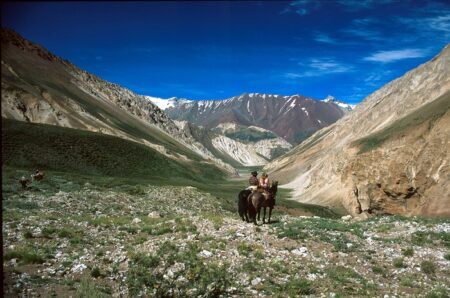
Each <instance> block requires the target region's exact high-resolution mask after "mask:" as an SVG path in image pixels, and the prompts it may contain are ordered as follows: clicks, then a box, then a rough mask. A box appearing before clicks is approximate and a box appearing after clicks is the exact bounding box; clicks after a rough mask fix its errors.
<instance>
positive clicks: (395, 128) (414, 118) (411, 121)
mask: <svg viewBox="0 0 450 298" xmlns="http://www.w3.org/2000/svg"><path fill="white" fill-rule="evenodd" d="M448 109H450V92H447V93H445V94H444V95H442V96H441V97H439V98H438V99H436V100H434V101H432V102H430V103H428V104H426V105H425V106H423V107H421V108H419V109H417V110H416V111H414V112H412V113H411V114H409V115H407V116H406V117H403V118H401V119H399V120H397V121H395V122H394V123H392V124H391V125H390V126H388V127H386V128H384V129H383V130H381V131H379V132H376V133H373V134H371V135H369V136H367V137H364V138H361V139H359V140H356V141H355V142H354V143H353V145H354V146H359V147H360V150H359V153H360V154H361V153H364V152H368V151H371V150H373V149H375V148H377V147H379V146H381V145H382V144H383V143H384V142H386V141H388V140H390V139H394V138H396V137H398V136H401V135H402V134H405V133H406V132H407V131H408V130H410V129H413V128H414V127H416V126H418V125H421V124H423V123H425V122H428V124H429V126H430V127H431V126H432V125H433V123H434V122H435V121H436V120H437V119H439V118H440V117H442V116H443V115H444V114H445V113H446V112H447V111H448Z"/></svg>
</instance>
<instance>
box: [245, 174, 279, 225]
mask: <svg viewBox="0 0 450 298" xmlns="http://www.w3.org/2000/svg"><path fill="white" fill-rule="evenodd" d="M277 190H278V181H274V182H272V184H271V185H270V187H269V189H268V194H266V195H264V194H263V193H261V192H259V191H256V192H253V193H251V194H250V195H249V196H248V199H247V201H248V205H247V206H248V210H247V211H248V214H249V216H250V220H251V221H252V222H253V223H254V224H255V225H256V224H257V223H256V215H257V214H258V220H260V213H261V208H264V215H263V224H264V223H265V222H266V208H267V207H269V221H268V222H269V223H270V217H271V216H272V210H273V207H274V206H275V196H276V195H277Z"/></svg>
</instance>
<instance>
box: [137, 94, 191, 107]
mask: <svg viewBox="0 0 450 298" xmlns="http://www.w3.org/2000/svg"><path fill="white" fill-rule="evenodd" d="M144 98H146V99H148V100H149V101H151V102H152V103H154V104H155V105H156V106H158V108H160V109H161V110H166V109H168V108H172V107H175V106H176V105H179V104H185V103H190V102H192V100H188V99H179V98H176V97H171V98H159V97H153V96H144Z"/></svg>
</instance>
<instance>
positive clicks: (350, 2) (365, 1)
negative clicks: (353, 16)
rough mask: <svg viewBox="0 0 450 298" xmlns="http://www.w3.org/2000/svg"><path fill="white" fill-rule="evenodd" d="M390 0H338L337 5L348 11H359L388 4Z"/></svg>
mask: <svg viewBox="0 0 450 298" xmlns="http://www.w3.org/2000/svg"><path fill="white" fill-rule="evenodd" d="M391 2H392V0H338V1H337V3H339V4H340V5H342V6H344V7H345V9H347V10H348V11H359V10H363V9H371V8H373V7H374V6H375V5H381V4H389V3H391Z"/></svg>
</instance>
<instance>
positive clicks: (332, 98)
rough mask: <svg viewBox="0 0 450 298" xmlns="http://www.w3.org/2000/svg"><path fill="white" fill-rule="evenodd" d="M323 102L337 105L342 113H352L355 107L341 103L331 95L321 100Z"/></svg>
mask: <svg viewBox="0 0 450 298" xmlns="http://www.w3.org/2000/svg"><path fill="white" fill-rule="evenodd" d="M322 101H323V102H330V103H334V104H336V105H338V106H339V107H340V108H341V109H343V110H344V111H353V109H354V108H355V106H356V105H352V104H348V103H346V102H343V101H341V100H339V99H337V98H336V97H334V96H333V95H328V96H327V97H326V98H325V99H323V100H322Z"/></svg>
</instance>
